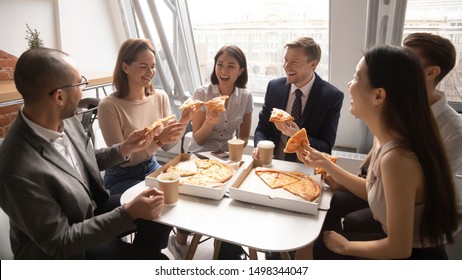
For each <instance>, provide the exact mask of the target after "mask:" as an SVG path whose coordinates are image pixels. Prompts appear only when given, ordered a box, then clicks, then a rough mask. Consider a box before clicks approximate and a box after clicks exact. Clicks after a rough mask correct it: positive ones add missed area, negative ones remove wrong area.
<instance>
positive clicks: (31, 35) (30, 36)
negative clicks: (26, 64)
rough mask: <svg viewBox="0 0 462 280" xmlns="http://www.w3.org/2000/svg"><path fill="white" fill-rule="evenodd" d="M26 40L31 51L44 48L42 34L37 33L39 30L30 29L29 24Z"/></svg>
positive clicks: (27, 25)
mask: <svg viewBox="0 0 462 280" xmlns="http://www.w3.org/2000/svg"><path fill="white" fill-rule="evenodd" d="M26 27H27V30H26V38H25V39H26V40H27V45H28V46H29V49H35V48H41V47H43V41H42V39H40V32H38V31H37V29H34V30H32V29H31V28H30V27H29V24H27V23H26Z"/></svg>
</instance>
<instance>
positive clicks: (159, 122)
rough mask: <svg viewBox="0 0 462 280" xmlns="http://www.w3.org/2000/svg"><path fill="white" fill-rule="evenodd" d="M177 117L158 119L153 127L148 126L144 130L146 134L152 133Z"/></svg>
mask: <svg viewBox="0 0 462 280" xmlns="http://www.w3.org/2000/svg"><path fill="white" fill-rule="evenodd" d="M175 117H176V115H175V114H173V115H171V116H168V117H165V118H161V119H158V120H156V121H154V122H153V123H152V124H151V125H148V126H146V127H145V128H144V130H145V131H146V132H148V133H149V132H151V131H153V130H154V129H155V128H156V127H158V126H159V125H161V124H163V123H166V122H168V121H170V120H172V119H174V118H175Z"/></svg>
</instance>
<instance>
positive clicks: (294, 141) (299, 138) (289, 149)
mask: <svg viewBox="0 0 462 280" xmlns="http://www.w3.org/2000/svg"><path fill="white" fill-rule="evenodd" d="M305 145H310V141H309V140H308V135H307V134H306V129H305V128H302V129H300V130H299V131H297V133H295V134H294V135H293V136H292V137H290V139H289V140H288V141H287V144H286V147H285V148H284V153H295V152H296V151H297V150H298V149H299V147H304V146H305Z"/></svg>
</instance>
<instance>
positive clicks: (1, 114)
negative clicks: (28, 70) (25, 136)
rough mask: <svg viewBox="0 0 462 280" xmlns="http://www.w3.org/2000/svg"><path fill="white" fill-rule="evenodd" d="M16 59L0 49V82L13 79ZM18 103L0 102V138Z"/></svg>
mask: <svg viewBox="0 0 462 280" xmlns="http://www.w3.org/2000/svg"><path fill="white" fill-rule="evenodd" d="M17 60H18V59H17V58H16V57H14V56H12V55H11V54H9V53H7V52H4V51H2V50H0V83H2V82H7V81H13V80H14V76H13V74H14V67H15V65H16V61H17ZM20 106H21V105H20V104H15V105H8V106H2V104H0V138H3V137H5V134H6V132H7V131H8V128H9V127H10V124H11V122H12V121H13V120H14V119H15V118H16V116H17V113H18V110H19V108H20Z"/></svg>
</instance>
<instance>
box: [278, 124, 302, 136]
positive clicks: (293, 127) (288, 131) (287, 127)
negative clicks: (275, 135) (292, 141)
mask: <svg viewBox="0 0 462 280" xmlns="http://www.w3.org/2000/svg"><path fill="white" fill-rule="evenodd" d="M274 125H275V126H276V128H277V129H278V130H279V131H280V132H281V133H282V134H284V135H286V136H288V137H292V136H293V135H294V134H295V133H297V131H299V130H300V128H299V127H298V125H297V124H296V123H295V122H294V121H285V122H274Z"/></svg>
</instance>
